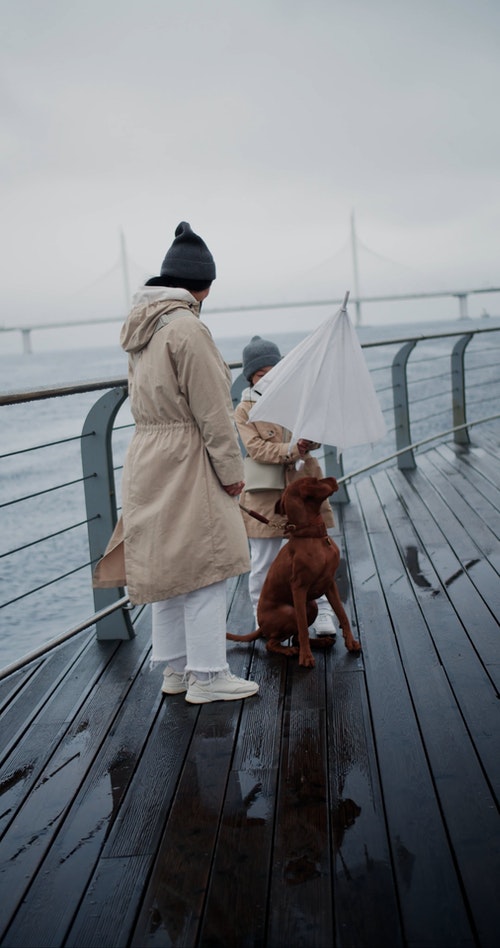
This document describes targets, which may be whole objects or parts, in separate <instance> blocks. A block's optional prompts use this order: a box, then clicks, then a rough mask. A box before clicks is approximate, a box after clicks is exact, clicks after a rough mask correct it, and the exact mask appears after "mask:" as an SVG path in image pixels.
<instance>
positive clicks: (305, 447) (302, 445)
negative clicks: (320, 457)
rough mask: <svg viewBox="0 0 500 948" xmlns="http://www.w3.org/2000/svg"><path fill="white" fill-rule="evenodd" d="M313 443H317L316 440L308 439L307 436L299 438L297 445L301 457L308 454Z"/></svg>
mask: <svg viewBox="0 0 500 948" xmlns="http://www.w3.org/2000/svg"><path fill="white" fill-rule="evenodd" d="M313 444H315V442H314V441H308V440H307V439H306V438H299V440H298V441H297V447H298V449H299V454H300V456H301V458H303V457H304V454H307V452H308V451H309V450H310V448H311V447H312V446H313Z"/></svg>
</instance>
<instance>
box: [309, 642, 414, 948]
mask: <svg viewBox="0 0 500 948" xmlns="http://www.w3.org/2000/svg"><path fill="white" fill-rule="evenodd" d="M325 657H326V682H327V692H326V693H327V735H328V772H329V789H330V804H329V808H330V816H331V836H332V845H333V858H334V900H335V902H334V904H335V910H334V912H335V931H336V943H337V944H339V945H344V946H347V945H349V946H353V948H354V946H359V945H371V944H374V938H375V937H376V942H377V944H380V945H391V948H397V946H400V945H403V934H402V930H401V923H400V918H399V907H398V901H397V892H396V885H395V880H394V876H393V871H392V864H391V852H390V845H389V841H388V838H387V827H386V823H385V814H384V807H383V800H382V793H381V789H380V783H379V780H378V768H377V760H376V752H375V746H374V738H373V733H372V728H371V720H370V709H369V704H368V696H367V693H366V685H365V676H364V673H363V669H362V668H361V667H360V666H359V660H357V659H356V660H355V661H354V662H353V661H352V657H351V656H350V655H348V654H347V652H345V650H343V647H342V643H339V644H338V645H337V646H336V647H335V649H334V651H333V652H331V653H329V654H327V655H326V656H325ZM356 666H357V668H358V670H357V671H355V668H356ZM360 906H363V908H362V911H360ZM375 933H376V936H375Z"/></svg>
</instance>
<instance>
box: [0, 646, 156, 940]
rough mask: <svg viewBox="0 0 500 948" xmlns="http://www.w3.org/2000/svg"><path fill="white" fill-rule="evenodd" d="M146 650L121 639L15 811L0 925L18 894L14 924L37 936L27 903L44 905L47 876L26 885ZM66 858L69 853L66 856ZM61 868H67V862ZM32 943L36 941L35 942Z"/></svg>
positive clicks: (0, 851)
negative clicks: (20, 913)
mask: <svg viewBox="0 0 500 948" xmlns="http://www.w3.org/2000/svg"><path fill="white" fill-rule="evenodd" d="M148 650H149V643H148V647H147V648H146V649H144V647H142V648H141V641H140V637H138V638H134V639H132V640H130V641H129V642H126V643H121V646H120V648H119V649H118V651H117V654H116V657H115V661H114V662H113V664H112V665H111V666H108V667H106V670H105V672H104V674H103V675H102V676H101V678H100V679H99V681H98V683H97V684H96V687H95V688H94V689H93V691H92V692H91V694H90V696H89V697H88V699H87V700H86V702H85V703H84V704H83V706H82V707H81V708H80V710H79V713H78V714H77V716H76V717H75V719H74V720H73V722H72V724H71V727H70V728H69V730H68V731H67V733H66V734H65V735H64V739H63V740H62V741H61V743H60V745H59V746H58V748H57V749H56V752H55V753H54V754H53V755H52V757H51V758H50V760H49V761H48V763H47V766H46V767H45V769H44V771H43V773H42V774H41V775H40V778H39V780H38V782H37V785H36V786H35V787H34V789H33V791H32V792H31V794H30V795H29V797H28V798H27V799H26V801H25V802H24V804H23V806H22V807H21V809H20V810H19V813H18V817H17V826H19V827H20V828H21V829H22V836H21V838H19V835H18V833H11V834H7V835H6V836H5V837H4V839H3V840H2V841H1V842H0V872H5V873H7V875H8V879H9V899H8V901H7V900H4V902H3V904H0V928H3V926H5V925H6V924H7V923H8V921H9V918H10V916H11V914H12V911H13V907H14V906H16V904H17V903H18V902H19V901H20V899H21V898H24V899H26V901H25V903H24V904H25V906H26V908H25V911H24V913H23V918H22V919H21V921H20V922H19V923H14V927H16V928H17V924H19V926H20V928H21V929H22V930H24V927H25V925H26V929H27V930H29V931H30V932H31V936H32V937H34V938H35V939H36V937H37V933H36V931H33V927H32V926H33V920H34V919H37V925H38V924H40V925H41V918H40V916H38V915H37V912H34V913H32V912H31V911H30V910H29V905H30V904H32V903H31V899H35V901H36V903H37V906H38V905H39V906H40V910H42V908H43V905H44V904H45V901H46V902H47V903H48V902H49V897H48V891H49V887H47V894H46V895H45V894H44V882H45V881H46V876H44V874H43V873H42V875H41V876H40V879H39V880H38V882H37V885H36V886H35V887H34V888H33V887H32V888H31V889H30V895H29V896H28V895H27V894H26V890H27V888H28V886H29V885H30V880H33V879H35V876H36V874H37V872H38V870H39V868H40V866H41V865H42V863H43V860H44V858H45V856H46V855H47V853H49V854H50V851H51V845H52V843H53V840H54V839H55V838H56V836H57V834H58V831H59V830H60V828H61V826H62V824H63V822H64V820H65V818H66V817H67V814H68V812H69V811H70V808H71V805H72V803H73V800H74V798H75V796H76V794H77V793H78V792H79V789H80V787H81V784H82V781H84V780H85V777H86V775H87V773H88V772H89V770H91V768H92V765H93V762H94V760H95V757H96V755H97V754H98V753H99V750H100V747H101V743H102V741H104V740H105V739H106V735H107V733H108V731H109V728H110V727H111V725H112V722H113V721H115V720H116V717H117V714H118V713H119V711H120V708H121V704H122V702H123V701H124V699H125V696H126V695H127V694H128V692H129V690H130V677H131V676H132V677H133V676H134V675H135V674H136V669H137V668H138V667H140V666H141V665H142V664H143V663H144V661H145V660H146V657H147V654H148ZM129 708H131V710H132V712H133V706H131V705H130V704H129ZM103 779H104V778H103ZM109 784H110V778H109V773H108V776H107V781H106V782H105V783H104V785H103V786H104V787H105V790H104V789H103V792H104V793H105V799H106V800H108V799H109V798H112V794H111V787H110V785H109ZM111 809H112V808H111ZM103 815H104V817H105V819H104V823H106V822H107V820H109V806H108V808H106V807H104V814H103V813H96V812H95V811H94V813H93V820H94V821H95V820H96V819H97V820H98V821H99V819H100V817H102V816H103ZM90 829H92V830H95V825H94V823H93V824H92V827H90V828H89V827H82V832H81V837H80V839H81V838H84V837H85V832H86V831H87V830H90ZM61 838H62V837H61ZM75 845H76V839H75ZM66 857H67V853H66V854H65V857H64V858H66ZM65 869H66V871H67V866H66V867H65ZM68 877H69V872H68V873H67V875H66V874H65V875H64V878H65V879H66V878H68ZM38 893H39V894H38ZM54 898H55V899H56V900H58V901H59V902H60V903H61V902H64V900H63V899H62V897H61V892H60V891H57V892H55V893H54ZM68 899H69V896H68ZM37 911H38V909H37ZM53 911H54V910H53ZM58 911H59V909H58ZM48 924H49V926H50V925H51V924H53V920H51V919H50V918H49V919H48ZM31 936H30V935H28V932H27V934H26V940H25V941H22V943H23V944H26V945H28V944H29V943H30V942H29V937H31ZM23 938H24V936H23ZM35 944H37V943H36V941H35ZM38 944H39V942H38Z"/></svg>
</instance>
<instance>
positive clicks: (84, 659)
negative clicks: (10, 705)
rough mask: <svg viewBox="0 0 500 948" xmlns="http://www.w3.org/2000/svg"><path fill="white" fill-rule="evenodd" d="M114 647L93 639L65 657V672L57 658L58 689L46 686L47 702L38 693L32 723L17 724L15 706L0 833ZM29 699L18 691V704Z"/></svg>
mask: <svg viewBox="0 0 500 948" xmlns="http://www.w3.org/2000/svg"><path fill="white" fill-rule="evenodd" d="M115 651H116V644H114V643H111V642H108V643H105V644H104V643H103V646H102V647H101V646H98V645H97V643H96V642H91V643H89V645H88V646H87V647H86V648H85V649H84V650H83V651H80V652H79V654H78V655H77V656H76V658H75V660H74V661H73V660H72V661H69V662H68V658H67V657H66V659H65V662H66V664H65V668H64V672H59V674H57V671H58V669H59V662H58V661H55V663H54V664H55V668H54V671H55V673H56V674H57V679H56V680H57V681H58V683H59V686H58V687H57V690H55V689H54V688H53V687H51V688H49V692H48V694H47V700H46V703H43V700H42V698H41V697H40V698H39V710H38V714H37V715H36V717H35V718H34V720H33V721H32V723H31V727H29V728H27V729H26V728H24V727H23V726H22V725H21V724H20V720H19V714H20V713H21V711H22V707H18V708H17V709H16V719H17V724H18V733H17V735H14V736H13V737H11V743H10V746H11V747H12V751H11V753H10V754H9V755H8V756H6V758H5V759H4V762H3V764H2V766H1V768H0V791H1V792H2V812H1V814H0V833H1V835H3V834H4V833H5V831H6V828H7V826H8V825H9V824H10V823H11V822H12V820H13V819H14V818H15V815H16V813H17V810H18V808H19V807H20V806H21V804H22V803H23V800H24V799H25V798H26V797H27V796H28V794H29V793H30V792H31V790H32V789H33V788H34V787H35V785H36V784H37V782H38V781H39V780H40V778H41V775H42V773H43V770H44V768H45V767H47V765H48V762H49V760H50V759H51V758H52V756H53V754H54V753H55V751H56V748H57V746H58V745H59V743H60V742H61V740H62V739H63V737H64V735H65V733H66V732H67V730H68V729H69V727H70V725H71V720H72V716H74V715H76V714H77V713H78V710H79V708H80V706H81V704H82V703H83V702H84V701H85V700H86V699H87V697H88V695H89V694H90V692H91V690H92V688H93V687H94V686H95V683H96V680H97V679H98V678H99V676H100V675H101V674H102V671H103V661H108V662H109V660H110V659H111V658H112V656H113V655H114V654H115ZM54 658H55V656H54ZM44 681H45V679H44ZM40 684H41V682H38V683H37V689H38V687H39V686H40ZM75 696H78V697H77V698H76V697H75ZM29 699H30V695H29V694H28V695H24V693H23V694H21V695H18V700H19V701H20V702H21V704H22V702H23V701H25V702H26V701H29ZM10 723H12V721H11V722H10ZM2 732H3V726H2Z"/></svg>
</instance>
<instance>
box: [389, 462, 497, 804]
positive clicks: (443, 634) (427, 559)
mask: <svg viewBox="0 0 500 948" xmlns="http://www.w3.org/2000/svg"><path fill="white" fill-rule="evenodd" d="M415 477H416V475H414V474H413V473H412V475H411V478H408V477H406V476H404V475H403V474H401V473H400V472H398V473H396V472H391V473H390V475H389V478H390V481H391V483H392V484H393V487H394V490H395V491H396V493H397V496H398V498H400V501H401V503H402V505H403V507H404V508H405V509H408V507H410V508H411V509H412V512H413V519H412V521H410V520H406V518H403V519H401V520H398V521H397V525H396V517H393V518H392V519H391V523H392V522H393V523H394V530H395V533H396V536H397V542H398V545H399V549H400V555H401V557H402V559H403V560H404V561H405V565H406V568H407V569H408V571H409V573H410V576H411V579H412V582H413V585H414V594H415V596H416V597H417V598H418V601H419V605H420V609H421V610H422V614H423V616H424V618H425V620H426V623H427V626H428V628H429V631H430V634H431V636H432V640H433V643H434V647H435V648H436V652H437V654H438V656H439V661H440V662H441V663H442V665H443V668H444V669H445V671H446V675H447V678H448V681H449V682H450V685H451V687H452V689H453V693H454V695H455V700H456V701H457V702H458V704H459V706H460V713H461V716H462V717H463V719H464V721H465V724H466V726H467V730H468V732H469V733H470V735H471V736H472V738H473V740H474V743H475V748H476V753H478V755H479V758H480V760H481V763H482V766H483V768H484V770H485V772H486V774H487V776H488V780H489V782H490V784H491V786H492V788H493V790H494V792H495V793H496V795H497V799H499V798H500V755H499V753H498V737H497V735H498V721H499V714H500V707H499V702H498V697H497V694H496V691H495V688H494V687H493V684H492V681H491V677H490V675H489V674H488V671H487V670H486V669H485V667H484V665H483V663H482V661H481V659H480V656H479V655H478V653H477V651H476V649H475V648H474V645H473V643H472V642H471V640H470V637H469V635H468V633H467V629H466V628H465V627H464V625H463V623H462V621H461V617H460V615H459V614H458V613H457V609H456V606H455V604H454V603H453V602H452V600H451V599H450V598H449V595H448V590H447V588H446V586H445V584H444V583H443V582H442V581H441V578H440V576H439V573H438V571H437V568H436V567H437V565H438V561H439V563H441V564H444V563H446V556H447V554H448V555H449V556H450V557H451V558H452V564H454V560H455V557H454V551H453V550H451V548H450V546H449V543H448V541H447V539H446V537H445V536H444V534H443V532H442V529H441V527H440V526H439V524H438V523H437V522H436V520H435V519H434V517H433V516H432V515H431V514H430V512H429V511H428V510H427V508H426V506H425V505H424V503H423V501H422V500H421V498H420V496H419V494H418V493H416V492H415V490H414V486H412V485H414V482H415ZM377 484H378V481H377ZM440 523H444V517H441V518H440ZM410 549H413V550H416V551H417V554H418V568H419V573H418V574H417V576H416V578H415V574H414V566H413V567H412V568H411V569H410V568H409V567H408V550H410ZM438 550H439V551H440V552H439V555H437V551H438ZM431 551H432V552H431ZM415 559H416V561H417V558H415ZM453 568H454V567H453V565H452V566H450V564H449V562H448V565H447V566H446V568H444V574H445V575H449V571H450V569H453ZM422 577H424V578H425V581H426V584H427V585H426V584H424V585H421V578H422ZM419 578H420V583H419V582H418V581H417V580H419ZM465 595H467V593H466V591H465ZM418 667H419V666H418V665H417V668H418Z"/></svg>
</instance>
